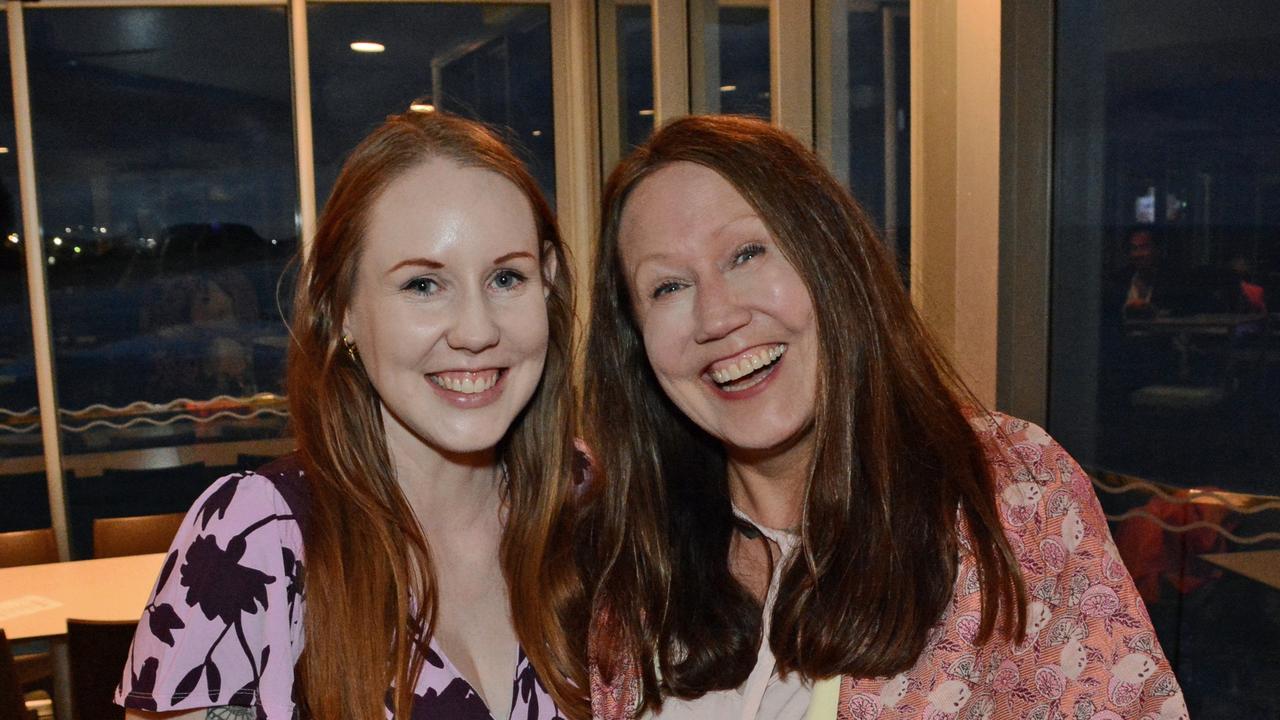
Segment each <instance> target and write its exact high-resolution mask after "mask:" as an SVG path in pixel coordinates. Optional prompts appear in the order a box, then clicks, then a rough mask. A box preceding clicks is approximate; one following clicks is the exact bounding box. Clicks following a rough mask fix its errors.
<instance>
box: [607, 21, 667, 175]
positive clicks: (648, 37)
mask: <svg viewBox="0 0 1280 720" xmlns="http://www.w3.org/2000/svg"><path fill="white" fill-rule="evenodd" d="M598 8H599V12H600V21H601V26H600V93H601V100H602V103H601V105H602V107H601V116H602V120H603V122H604V123H605V127H604V128H603V132H602V133H601V134H602V140H603V143H604V146H605V149H604V153H605V158H604V160H605V162H604V170H605V172H606V173H608V172H609V171H610V170H612V169H613V166H614V165H615V164H616V163H617V161H618V159H619V158H621V157H622V156H623V155H625V154H626V153H627V152H628V151H630V150H631V149H632V148H634V147H636V146H637V145H639V144H640V143H642V142H644V141H645V140H646V139H647V138H648V137H649V135H650V134H651V133H653V117H654V113H653V4H652V3H651V2H649V0H601V2H600V4H599V6H598Z"/></svg>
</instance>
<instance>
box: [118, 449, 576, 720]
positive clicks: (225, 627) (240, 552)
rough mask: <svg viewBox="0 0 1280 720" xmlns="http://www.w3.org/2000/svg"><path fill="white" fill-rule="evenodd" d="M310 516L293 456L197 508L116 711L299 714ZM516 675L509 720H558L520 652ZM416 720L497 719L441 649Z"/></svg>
mask: <svg viewBox="0 0 1280 720" xmlns="http://www.w3.org/2000/svg"><path fill="white" fill-rule="evenodd" d="M306 508H307V490H306V482H305V479H304V477H303V473H302V472H301V470H299V468H298V466H297V464H296V461H295V460H294V459H293V458H291V457H286V458H283V459H281V460H277V461H276V462H274V463H272V464H270V465H268V466H266V467H264V468H262V469H260V470H258V471H257V472H247V473H236V474H232V475H228V476H226V477H224V478H222V479H221V480H219V481H217V482H216V483H214V484H213V485H212V486H210V487H209V489H208V490H206V491H205V493H204V494H203V495H202V496H201V497H200V498H199V499H198V500H196V503H195V505H194V506H193V507H192V509H191V511H190V512H189V513H188V514H187V517H186V519H185V520H183V522H182V527H181V529H180V530H179V531H178V535H177V537H176V538H174V541H173V546H172V548H171V549H170V550H169V555H168V557H167V558H166V559H165V562H164V567H163V569H162V570H161V571H160V577H159V579H157V580H156V585H155V588H154V589H153V590H152V593H151V599H150V601H149V602H148V603H147V606H146V609H145V610H144V612H143V616H142V620H141V621H140V622H139V623H138V631H137V634H136V635H135V636H134V638H133V647H132V648H131V649H130V651H129V662H128V664H127V665H126V667H125V668H124V677H123V679H122V680H121V682H120V687H119V689H117V690H116V696H115V701H116V703H117V704H119V705H123V706H125V707H127V708H133V709H137V710H150V711H160V712H163V711H169V710H190V709H196V708H206V707H217V706H224V705H230V706H236V707H244V708H253V709H255V710H256V714H257V717H258V718H259V720H290V719H291V718H294V717H296V716H297V713H296V701H297V698H295V697H294V692H293V691H294V687H293V666H294V663H296V662H297V660H298V656H299V654H301V652H302V638H303V635H302V615H303V613H304V612H305V606H306V602H305V597H306V596H305V580H304V574H303V563H304V561H305V554H304V552H303V547H302V529H301V526H302V525H303V524H305V522H306V517H305V512H306ZM348 631H350V632H359V631H360V629H359V628H348ZM515 670H516V676H515V679H514V680H513V681H512V686H511V696H512V702H511V714H510V716H509V717H510V718H511V720H517V719H518V720H556V719H558V718H560V715H559V713H558V711H557V709H556V706H555V703H554V702H553V701H552V699H551V696H550V695H549V694H548V693H547V691H546V689H545V688H544V687H543V686H542V683H541V681H540V680H539V679H538V676H537V673H536V672H534V669H533V666H532V665H531V664H530V663H529V661H528V660H527V659H526V658H525V655H524V652H523V651H521V652H519V654H518V658H517V663H516V668H515ZM388 698H390V693H388ZM387 717H388V718H390V717H391V709H390V708H388V709H387ZM412 718H413V719H414V720H425V719H427V718H429V719H430V720H493V718H492V716H491V715H490V713H489V709H488V708H487V707H486V706H485V704H484V701H483V700H481V699H480V696H479V695H478V694H477V693H476V692H475V690H474V689H473V688H472V687H471V685H470V684H468V683H467V681H466V680H465V679H463V678H462V676H461V675H460V674H459V673H458V671H457V669H456V668H454V666H453V664H452V663H450V662H449V660H448V658H446V657H445V655H444V653H442V652H440V649H439V648H438V647H437V646H436V645H435V643H434V641H433V642H432V643H431V645H430V649H429V651H428V653H427V658H426V662H425V663H423V669H422V672H421V673H420V674H419V676H418V682H417V686H416V687H415V688H414V703H413V710H412Z"/></svg>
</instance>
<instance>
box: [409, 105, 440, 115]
mask: <svg viewBox="0 0 1280 720" xmlns="http://www.w3.org/2000/svg"><path fill="white" fill-rule="evenodd" d="M409 109H410V110H412V111H414V112H420V113H433V112H435V111H436V106H435V105H431V104H430V103H414V104H412V105H410V106H409Z"/></svg>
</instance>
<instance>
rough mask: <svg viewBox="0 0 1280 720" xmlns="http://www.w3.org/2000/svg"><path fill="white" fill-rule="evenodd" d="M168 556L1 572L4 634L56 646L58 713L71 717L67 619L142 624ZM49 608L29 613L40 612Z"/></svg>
mask: <svg viewBox="0 0 1280 720" xmlns="http://www.w3.org/2000/svg"><path fill="white" fill-rule="evenodd" d="M164 558H165V554H164V553H156V554H154V555H132V556H128V557H117V558H103V559H101V560H79V561H76V562H64V563H50V564H48V565H24V566H20V567H11V568H0V628H4V632H5V634H6V635H7V636H8V637H9V640H10V641H14V640H34V639H49V640H51V641H52V644H53V668H54V678H53V680H54V688H53V689H54V709H55V711H56V712H57V717H58V718H59V720H65V719H69V718H70V717H71V688H70V684H69V682H68V675H69V670H68V667H69V663H68V658H67V642H66V635H67V618H75V619H77V620H137V619H138V618H140V617H142V609H143V608H144V607H145V606H146V604H147V598H148V597H149V596H150V594H151V588H152V586H154V585H155V581H156V577H157V576H159V574H160V566H161V565H162V564H163V563H164ZM42 605H43V606H48V607H46V608H45V609H41V610H37V611H34V612H26V610H30V609H32V608H34V607H36V606H42Z"/></svg>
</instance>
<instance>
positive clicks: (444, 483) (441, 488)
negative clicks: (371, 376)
mask: <svg viewBox="0 0 1280 720" xmlns="http://www.w3.org/2000/svg"><path fill="white" fill-rule="evenodd" d="M382 416H383V417H382V420H383V427H384V428H385V429H386V435H387V453H388V454H389V455H390V459H391V466H392V468H394V470H395V473H396V479H397V482H398V483H399V485H400V490H401V492H403V493H404V495H405V498H406V499H407V500H408V501H409V507H410V508H411V509H412V510H413V514H414V515H415V516H416V517H417V519H418V522H419V523H420V524H421V525H422V529H423V531H424V532H426V533H427V534H428V535H433V534H435V533H437V532H449V531H451V530H452V529H466V528H472V527H475V526H476V525H477V524H478V523H479V522H481V521H483V520H484V519H487V517H488V515H489V514H490V513H496V511H497V509H498V504H499V502H498V498H499V493H498V485H499V482H500V475H501V473H500V471H499V468H498V461H497V454H496V449H495V448H486V449H484V450H481V451H477V452H472V453H451V452H448V451H444V450H441V449H440V448H437V447H433V446H432V445H430V444H429V443H427V442H426V441H425V440H423V439H422V438H421V437H419V436H418V435H417V434H415V433H413V432H412V431H411V430H409V429H408V428H406V427H405V426H404V425H403V424H401V422H400V421H399V420H398V419H396V418H395V416H394V415H392V414H391V413H390V412H388V411H387V409H386V408H385V406H384V407H383V410H382Z"/></svg>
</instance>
